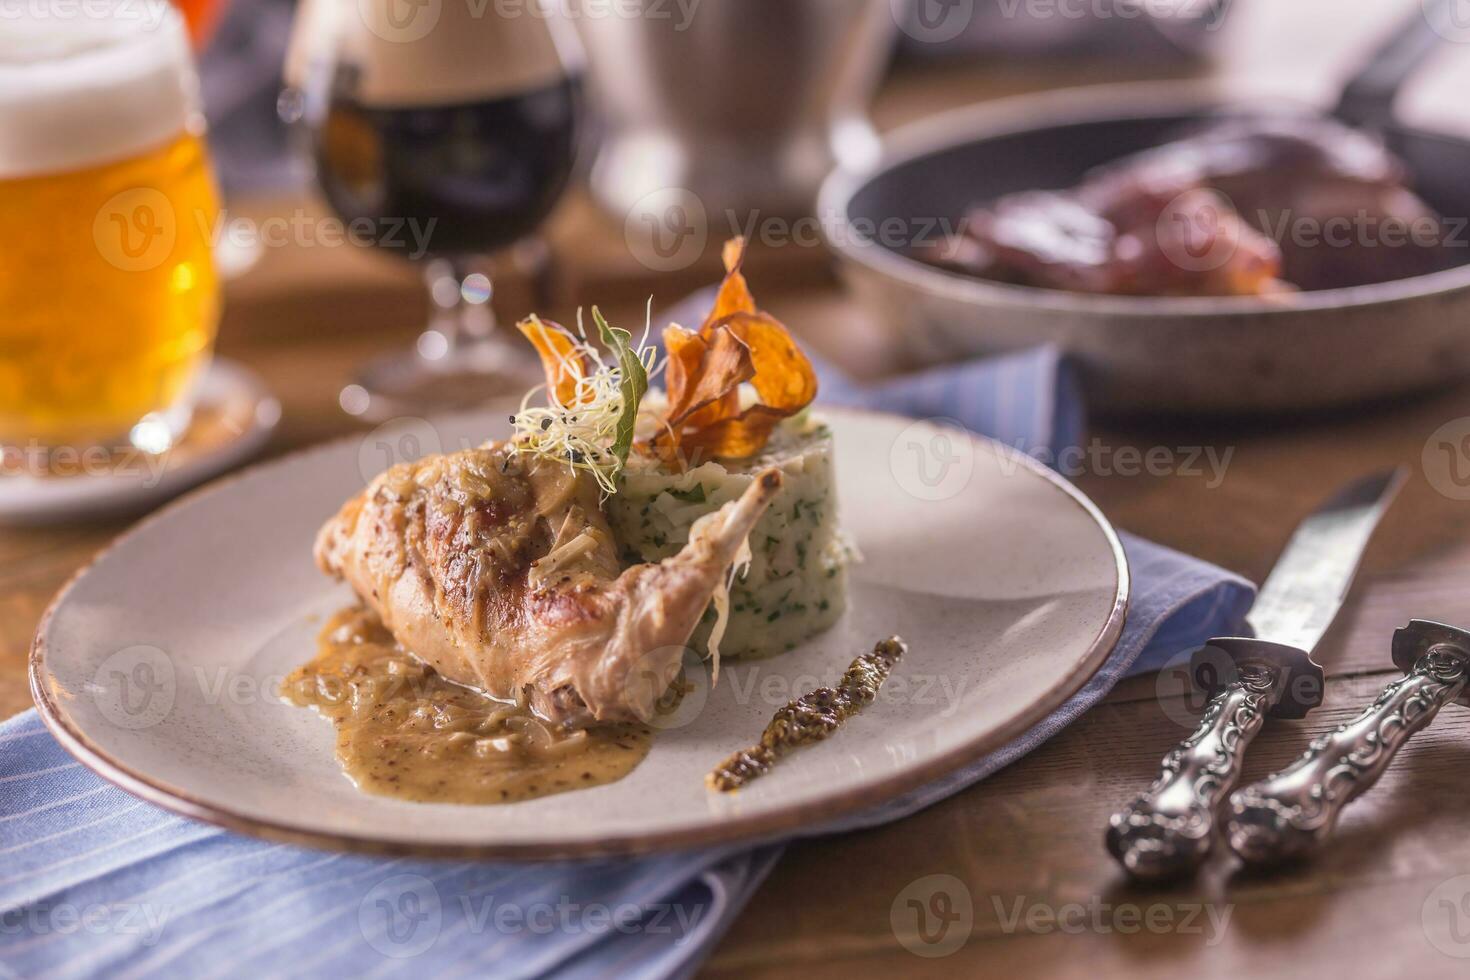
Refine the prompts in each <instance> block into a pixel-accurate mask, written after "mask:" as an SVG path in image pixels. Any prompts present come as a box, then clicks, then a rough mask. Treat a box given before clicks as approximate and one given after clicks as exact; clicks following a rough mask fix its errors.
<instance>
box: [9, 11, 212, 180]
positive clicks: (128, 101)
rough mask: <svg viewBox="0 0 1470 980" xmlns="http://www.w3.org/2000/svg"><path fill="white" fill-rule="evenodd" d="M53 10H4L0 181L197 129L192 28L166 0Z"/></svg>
mask: <svg viewBox="0 0 1470 980" xmlns="http://www.w3.org/2000/svg"><path fill="white" fill-rule="evenodd" d="M52 8H54V9H52ZM52 8H48V7H47V6H46V5H44V4H38V3H20V4H17V5H15V6H14V7H11V8H10V9H8V10H7V11H6V12H5V14H4V15H3V16H0V178H8V177H25V176H33V175H39V174H47V173H55V172H58V171H65V170H78V169H81V168H84V167H89V166H93V165H97V164H102V163H107V162H109V161H112V160H120V159H124V158H126V157H130V156H134V155H136V154H138V153H140V152H142V151H144V150H147V149H149V148H151V147H155V146H159V145H161V144H163V143H166V142H168V141H169V140H170V139H172V138H173V137H175V136H177V135H179V134H180V133H182V132H183V131H184V130H185V129H190V130H198V129H199V128H200V126H201V125H202V123H201V117H200V114H199V109H198V105H199V99H198V82H197V79H196V77H195V74H194V70H193V61H192V58H193V55H192V53H191V52H190V49H189V38H188V33H187V32H186V30H185V28H184V21H183V19H182V18H181V17H180V16H179V14H178V12H177V11H175V10H174V9H173V8H172V7H171V6H169V5H168V4H167V2H166V0H102V2H96V0H94V2H92V3H80V4H78V5H76V7H74V8H69V12H70V14H71V16H65V17H63V16H61V14H62V12H63V11H62V9H61V8H59V7H55V5H52Z"/></svg>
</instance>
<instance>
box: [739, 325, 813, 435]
mask: <svg viewBox="0 0 1470 980" xmlns="http://www.w3.org/2000/svg"><path fill="white" fill-rule="evenodd" d="M726 326H728V327H729V328H730V330H731V332H733V333H734V334H735V336H737V337H739V338H740V339H741V340H743V341H744V342H745V345H746V346H747V347H749V348H750V355H751V362H752V364H753V365H754V367H755V371H754V376H753V377H752V378H751V379H750V383H751V385H752V386H753V387H754V388H755V392H756V394H757V395H759V396H760V400H761V403H762V404H763V405H766V406H768V407H770V408H774V409H778V410H784V411H786V412H787V413H788V414H791V415H794V414H796V413H797V412H799V411H801V410H802V409H803V408H805V407H806V406H807V405H810V404H811V402H812V399H814V398H816V397H817V374H816V372H815V371H814V370H813V369H812V362H811V361H809V360H807V357H806V355H805V354H803V353H802V352H801V348H800V347H798V346H796V341H795V340H793V339H792V337H791V334H789V333H787V332H786V328H785V327H784V326H783V325H782V324H781V321H780V320H777V319H776V318H775V317H773V316H771V315H770V314H769V313H736V314H734V315H733V316H731V317H730V318H729V319H728V320H727V321H726Z"/></svg>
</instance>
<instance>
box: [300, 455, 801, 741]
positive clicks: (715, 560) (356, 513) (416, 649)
mask: <svg viewBox="0 0 1470 980" xmlns="http://www.w3.org/2000/svg"><path fill="white" fill-rule="evenodd" d="M780 487H781V475H780V473H779V472H777V471H774V470H772V471H769V472H766V473H764V474H761V475H760V476H759V477H758V478H757V479H756V480H755V481H754V482H753V483H752V484H751V486H750V488H749V489H748V490H747V491H746V492H745V493H744V495H743V496H741V497H740V498H739V499H738V500H736V501H733V502H732V503H729V504H726V505H725V506H724V507H722V508H721V509H720V510H718V511H716V512H714V513H712V514H709V515H706V516H705V517H703V518H701V519H700V520H699V521H697V522H696V523H695V524H694V526H693V529H692V531H691V533H690V539H689V544H688V545H687V546H686V547H685V548H684V549H683V550H682V551H680V552H679V553H678V554H677V555H674V556H673V557H672V558H668V559H666V560H665V561H662V562H659V563H657V564H640V565H634V566H632V567H630V568H628V569H626V570H622V571H620V566H619V562H618V558H617V551H616V549H615V547H614V543H613V537H612V532H611V531H610V530H609V528H608V525H607V521H606V520H605V519H604V517H603V515H602V511H601V509H600V507H599V490H598V487H597V484H596V483H595V482H594V480H593V479H592V478H591V477H590V476H588V475H587V474H585V473H583V472H580V471H576V472H574V471H572V470H570V469H568V468H567V467H566V466H565V465H562V464H559V463H557V462H555V461H548V460H546V459H544V458H539V457H535V456H529V455H519V454H516V453H515V452H513V451H512V450H511V448H510V447H509V446H508V445H505V444H500V445H495V444H489V445H486V446H484V447H481V448H478V449H470V450H465V451H463V452H457V453H450V454H447V455H441V456H432V457H428V458H426V459H423V460H420V461H419V462H416V463H405V464H400V465H398V466H395V467H393V468H392V469H390V470H388V471H387V472H385V473H383V474H382V475H380V476H379V477H378V478H377V479H375V480H374V481H373V482H372V483H371V484H370V485H369V486H368V487H367V488H366V489H365V490H364V491H363V492H362V493H360V494H358V495H357V496H356V497H354V498H352V499H351V500H349V501H348V502H347V503H346V505H345V506H343V508H342V510H341V511H340V512H339V513H338V514H337V515H336V516H335V517H333V518H332V519H331V520H329V521H327V523H326V525H325V526H324V527H323V528H322V529H321V532H320V534H319V535H318V537H317V542H316V560H317V564H318V565H320V566H321V568H322V569H323V571H326V572H328V573H329V574H332V575H337V576H340V577H341V578H344V579H346V581H347V582H348V583H349V584H350V585H351V586H352V588H353V589H354V590H356V592H357V594H358V595H359V596H360V597H361V598H362V600H363V601H364V602H365V603H367V604H368V605H369V606H370V607H371V608H373V609H374V610H375V611H376V612H377V613H378V614H379V615H380V616H381V617H382V619H383V622H384V624H385V625H386V626H387V627H388V629H389V630H390V631H391V632H392V634H393V636H394V638H395V639H397V641H398V642H399V643H400V644H401V645H402V646H403V647H404V648H405V649H407V650H409V651H411V652H412V653H414V654H415V655H416V656H418V657H419V658H421V659H422V660H424V661H425V662H427V663H428V664H430V665H431V666H433V667H434V668H435V669H436V670H438V671H439V672H440V673H441V674H443V675H444V676H445V677H448V678H449V679H450V680H454V681H458V682H460V683H462V684H467V685H469V686H471V687H475V688H478V689H480V690H482V691H484V692H486V693H487V694H490V695H491V696H493V697H496V698H501V699H505V700H513V699H516V698H518V697H520V696H522V695H524V696H526V697H527V698H529V700H530V704H531V707H532V709H533V710H535V711H536V712H537V713H538V714H540V715H541V716H542V717H544V718H547V719H549V720H552V721H556V722H561V723H565V724H569V725H588V724H592V723H595V722H611V721H631V720H640V721H647V720H649V719H650V718H651V717H652V716H653V714H654V711H655V704H656V702H657V701H658V699H659V698H660V697H661V696H662V695H663V694H664V693H665V692H666V691H667V690H668V687H669V685H670V683H671V682H672V681H673V679H674V677H675V676H676V674H677V673H678V671H679V668H680V664H681V660H682V653H683V645H684V643H685V642H686V641H687V640H688V638H689V635H690V633H691V632H692V631H693V630H694V627H695V625H696V624H697V623H698V622H699V619H700V617H701V616H702V615H703V613H704V611H705V608H706V607H707V606H708V605H709V602H710V599H711V597H712V595H713V594H714V593H715V591H716V590H717V589H718V588H719V587H720V585H721V583H722V581H723V579H724V577H725V576H726V574H727V573H728V571H729V568H730V565H731V563H732V562H734V561H735V560H736V557H737V555H738V553H739V552H740V550H741V548H742V546H743V544H744V542H745V539H746V537H747V535H749V533H750V529H751V527H753V526H754V524H755V522H756V520H757V519H758V518H759V517H760V516H761V514H762V513H764V511H765V509H766V507H767V505H768V504H769V503H770V501H771V498H772V497H773V496H774V495H775V494H776V492H777V491H778V490H779V489H780Z"/></svg>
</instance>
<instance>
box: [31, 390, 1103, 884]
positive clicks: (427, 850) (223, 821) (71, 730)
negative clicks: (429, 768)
mask: <svg viewBox="0 0 1470 980" xmlns="http://www.w3.org/2000/svg"><path fill="white" fill-rule="evenodd" d="M487 410H488V409H482V410H480V411H474V412H462V413H454V414H452V415H442V416H438V417H437V418H438V419H441V420H444V421H445V422H448V421H449V420H450V419H457V418H469V417H475V416H480V415H483V414H485V412H486V411H487ZM819 411H835V412H837V413H841V414H850V415H861V416H869V417H875V418H879V419H884V420H890V421H897V422H901V423H909V424H911V423H912V422H914V421H915V420H914V419H912V418H908V417H906V416H902V415H896V414H893V413H891V412H879V411H873V410H870V409H864V408H852V407H848V406H839V405H830V406H819ZM929 421H930V423H931V424H939V423H941V422H942V421H943V420H935V419H931V420H929ZM950 427H953V426H950ZM965 431H966V434H967V435H969V436H970V438H972V439H976V440H979V441H981V442H984V443H985V444H987V445H988V446H989V447H990V448H991V449H992V450H993V451H995V452H997V453H1000V454H1002V455H1005V456H1009V457H1010V459H1011V460H1013V461H1015V462H1016V463H1018V464H1019V465H1021V466H1024V467H1025V468H1027V469H1028V470H1029V471H1031V472H1032V473H1033V474H1034V475H1036V476H1039V477H1041V478H1042V479H1043V480H1045V481H1046V482H1047V483H1049V484H1051V485H1052V486H1053V487H1055V488H1057V489H1059V490H1061V491H1062V494H1063V495H1064V496H1065V497H1066V498H1067V499H1068V500H1070V501H1071V502H1072V503H1073V504H1074V505H1076V506H1078V507H1080V508H1081V509H1082V510H1083V512H1084V513H1086V514H1087V516H1088V517H1089V518H1090V519H1091V520H1092V522H1093V524H1094V525H1095V526H1096V527H1097V528H1098V529H1099V530H1100V531H1101V532H1102V534H1103V539H1104V541H1105V542H1106V543H1107V545H1108V548H1109V550H1110V551H1111V552H1112V555H1113V562H1114V572H1115V575H1116V584H1115V589H1114V594H1113V604H1112V608H1111V609H1110V610H1109V611H1108V616H1107V618H1106V620H1105V621H1104V623H1103V625H1102V628H1101V629H1100V630H1099V631H1098V634H1097V635H1096V636H1094V637H1093V639H1092V640H1091V642H1090V643H1089V645H1088V649H1087V652H1086V654H1084V656H1083V657H1082V659H1081V660H1080V661H1079V664H1080V665H1079V667H1078V668H1077V669H1075V670H1073V671H1072V672H1071V673H1070V674H1068V675H1067V676H1066V677H1065V678H1064V679H1063V680H1062V681H1061V682H1060V683H1058V684H1055V685H1053V686H1052V687H1050V688H1048V689H1047V691H1046V693H1045V695H1043V696H1042V697H1041V698H1038V699H1036V700H1035V701H1033V702H1032V703H1031V704H1030V705H1028V706H1027V708H1026V710H1025V711H1023V712H1022V713H1021V714H1019V715H1017V716H1016V718H1015V719H1013V720H1012V721H1011V722H1010V723H1009V724H1007V725H1004V726H1002V727H1000V728H998V729H996V730H994V731H993V732H991V733H989V734H987V735H984V736H981V737H978V738H974V739H971V740H970V741H968V742H966V743H964V744H963V745H959V746H956V747H955V748H953V749H951V750H949V751H947V752H945V753H943V754H942V755H939V756H937V757H935V758H934V759H931V760H930V761H929V762H927V763H925V764H923V765H918V766H912V767H909V768H908V769H905V770H903V771H901V772H898V773H895V774H893V775H892V776H889V777H887V778H885V779H883V780H881V781H879V782H878V783H876V784H873V785H870V786H855V787H852V788H850V789H847V790H844V791H841V792H837V793H834V794H831V795H828V796H824V797H821V798H820V799H817V800H811V801H808V802H806V803H798V804H791V805H787V806H783V807H780V808H777V809H774V810H771V811H769V812H766V813H762V814H756V815H748V816H732V817H728V818H726V819H722V820H720V821H718V822H716V823H711V824H707V825H703V826H699V827H691V828H687V829H683V830H678V831H672V832H670V831H658V832H653V833H648V832H636V833H630V834H622V835H619V836H616V837H604V838H595V839H588V840H566V839H560V840H558V839H554V838H552V839H544V840H538V841H516V842H506V841H501V842H483V843H438V842H422V841H400V840H386V839H383V838H379V837H373V836H370V835H361V834H353V833H348V832H343V831H325V830H308V829H304V828H302V827H299V826H294V825H292V824H289V823H284V822H280V821H278V820H272V819H266V818H261V817H254V816H249V815H246V814H242V813H238V812H235V811H233V810H231V809H230V808H228V807H226V806H223V805H220V804H216V803H211V802H208V801H205V800H203V799H201V798H199V797H198V796H196V795H194V794H193V793H191V792H189V791H188V790H184V789H181V788H180V787H177V786H173V785H171V784H170V783H168V782H166V781H165V780H162V779H158V778H156V777H152V776H149V775H148V774H146V773H144V772H140V771H138V770H136V769H134V768H132V767H130V766H129V765H127V764H125V763H122V762H120V761H118V760H117V759H115V758H113V757H112V756H111V755H109V754H108V753H107V752H106V751H105V750H104V749H102V748H101V747H100V746H98V745H97V744H96V743H95V742H93V741H92V740H91V739H90V738H88V737H87V735H86V734H85V733H84V732H82V731H81V730H79V729H78V728H77V727H75V726H74V725H73V724H72V723H71V722H70V721H69V720H68V719H67V718H66V716H65V714H64V713H63V711H62V710H61V707H60V705H59V704H58V703H57V702H56V701H55V699H53V698H52V697H51V696H50V694H49V692H48V691H47V689H46V684H45V683H44V677H43V674H45V672H46V667H45V656H46V643H45V635H46V632H47V629H48V627H49V626H50V624H51V620H52V618H53V616H54V615H55V614H56V612H57V611H58V610H59V609H60V608H61V606H62V604H63V602H64V601H65V600H66V597H67V596H68V595H69V594H70V593H71V591H72V589H73V587H74V586H76V584H77V583H78V582H79V581H80V580H81V578H82V577H83V576H84V575H86V574H88V573H89V572H90V571H91V570H92V568H93V567H94V566H95V565H96V564H97V562H98V561H100V560H101V559H102V558H103V557H104V556H106V555H107V554H109V553H110V552H112V551H113V550H114V549H115V548H117V547H119V546H120V545H122V544H123V543H124V542H125V541H128V540H129V539H131V538H133V537H134V536H135V535H138V534H140V533H142V532H143V531H144V530H146V529H147V528H148V527H150V526H151V525H152V524H154V523H155V522H158V521H162V520H164V519H166V518H167V517H168V515H169V514H170V513H172V512H173V511H174V510H175V509H179V508H182V507H183V506H185V505H187V504H189V503H190V502H192V501H193V500H195V499H196V498H198V497H202V496H205V495H207V494H212V493H216V492H219V491H221V490H223V489H224V488H226V487H228V486H229V485H231V484H233V483H236V482H238V481H239V480H241V479H243V478H244V477H246V476H247V475H250V474H253V473H255V472H257V471H259V470H263V469H271V468H275V467H281V466H287V465H290V464H292V463H294V462H298V461H299V460H301V459H302V458H304V457H307V456H312V455H316V454H320V453H323V452H326V451H329V450H333V449H336V448H337V447H339V446H342V445H344V444H346V443H348V442H350V441H352V440H354V439H360V438H361V437H362V433H355V434H348V435H343V436H339V437H337V438H334V439H329V440H327V441H325V442H321V443H317V444H315V445H311V446H305V447H302V448H300V449H297V450H295V451H293V452H288V453H285V454H283V455H281V456H278V457H275V458H274V459H269V460H265V461H262V462H259V463H254V464H252V465H250V466H246V467H243V468H242V469H240V470H238V471H236V472H234V473H232V474H229V475H228V476H223V477H220V478H218V479H215V480H211V481H209V482H207V483H205V484H204V485H202V486H199V487H196V488H195V489H193V490H190V491H189V492H187V493H185V494H184V495H182V496H180V497H177V498H176V499H174V500H172V501H170V502H168V503H167V504H165V505H164V506H163V507H160V508H159V509H158V510H156V511H154V512H153V513H151V514H149V515H148V516H147V517H144V518H143V519H141V520H139V521H138V522H137V523H135V524H133V525H132V526H131V527H129V528H127V529H126V530H125V531H123V532H122V533H121V534H119V535H118V536H117V537H116V538H114V539H113V540H112V541H110V542H109V543H108V544H107V545H106V546H105V547H103V548H101V549H99V550H98V551H97V552H96V553H95V554H93V555H92V556H91V557H90V558H89V559H88V560H87V561H86V563H85V564H83V565H82V566H81V567H79V568H78V569H77V570H76V571H75V572H73V573H72V575H71V576H70V577H69V578H68V579H67V580H66V582H65V584H63V585H62V586H61V588H60V589H59V590H58V591H57V593H56V595H55V596H54V597H52V599H51V601H50V603H48V604H47V606H46V609H45V611H44V612H43V613H42V614H41V619H40V621H39V622H38V623H37V625H36V632H35V635H34V637H33V638H32V640H31V648H30V652H29V655H28V658H27V674H28V677H29V682H30V689H31V698H32V700H33V701H34V702H35V704H36V710H37V713H38V714H39V715H40V717H41V720H42V722H43V723H44V724H45V726H46V728H47V729H48V730H50V732H51V734H52V735H53V736H54V737H55V738H56V740H57V741H58V742H59V743H60V744H61V746H62V747H63V748H65V749H66V751H67V752H68V753H70V754H71V755H72V756H73V757H74V758H75V759H76V760H77V761H78V762H80V763H82V765H84V766H86V767H87V768H88V769H90V770H91V771H92V772H93V773H95V774H97V775H98V776H100V777H102V778H103V779H105V780H107V781H108V782H110V783H112V784H113V785H115V786H118V787H120V788H121V789H123V790H125V791H127V792H128V793H131V794H132V795H133V796H136V797H138V798H139V799H142V800H144V801H145V802H148V803H151V804H153V805H154V806H157V807H160V808H161V809H164V810H167V811H169V812H171V813H175V814H177V815H179V816H183V817H188V818H190V819H193V820H199V821H202V822H204V823H208V824H212V825H214V826H217V827H221V828H224V829H225V830H230V831H234V832H237V833H241V834H245V835H247V836H250V837H254V838H257V839H263V840H267V841H273V842H277V843H285V844H294V845H299V846H304V847H312V848H317V849H326V850H332V851H345V852H349V853H358V854H372V855H379V856H385V857H423V858H439V859H459V860H466V859H476V860H490V859H493V860H510V861H544V860H580V859H592V858H613V857H637V856H643V855H648V854H655V853H664V852H670V851H678V850H685V849H690V848H696V847H714V846H719V845H731V844H736V843H740V844H749V845H750V846H755V845H757V844H759V843H762V842H765V841H769V840H772V839H776V838H785V837H792V836H799V835H800V833H799V832H800V831H801V829H802V828H803V827H807V826H812V825H818V826H820V825H821V824H822V823H825V822H829V821H832V820H835V819H837V818H839V817H842V816H844V815H847V814H850V813H853V812H855V811H858V810H861V809H863V808H873V807H877V806H881V805H882V804H884V803H886V802H889V801H891V800H893V799H896V798H898V797H899V796H902V795H903V794H904V793H907V792H909V791H911V790H914V789H917V788H918V787H920V786H922V785H924V784H926V783H930V782H934V781H935V780H938V779H940V778H942V777H944V776H945V775H947V774H949V773H951V772H953V771H955V770H956V769H958V768H960V767H961V766H963V765H965V764H966V763H968V762H971V761H973V760H975V759H977V758H980V757H981V756H984V755H986V754H989V753H991V752H994V751H995V750H997V749H999V748H1001V747H1003V746H1005V745H1006V744H1007V743H1009V742H1011V741H1013V740H1014V739H1016V738H1017V737H1019V736H1021V735H1023V734H1025V733H1026V732H1027V731H1029V730H1030V729H1031V728H1033V727H1034V726H1035V725H1036V724H1038V723H1039V722H1041V721H1042V720H1043V719H1045V718H1046V717H1047V716H1049V715H1050V714H1051V713H1052V712H1054V711H1056V710H1057V709H1058V708H1059V707H1061V706H1062V705H1063V704H1064V703H1066V701H1067V700H1068V699H1069V698H1071V697H1072V695H1074V694H1076V693H1077V692H1078V691H1080V690H1081V689H1082V688H1083V687H1084V686H1085V685H1086V684H1087V682H1088V681H1090V680H1091V679H1092V678H1093V677H1094V676H1095V675H1096V674H1097V672H1098V670H1099V669H1100V668H1101V667H1102V665H1103V663H1104V662H1105V661H1106V660H1107V658H1108V656H1109V655H1110V654H1111V653H1112V652H1113V650H1114V648H1115V647H1116V646H1117V643H1118V639H1119V637H1121V635H1122V632H1123V626H1124V623H1125V621H1126V618H1127V613H1128V608H1129V601H1130V598H1131V589H1132V580H1131V577H1130V570H1129V566H1128V558H1127V555H1126V554H1125V553H1124V551H1123V545H1122V542H1121V541H1120V540H1119V538H1118V534H1117V531H1116V530H1115V529H1114V528H1113V525H1112V522H1110V521H1109V520H1108V518H1107V517H1106V516H1105V515H1104V514H1103V513H1102V511H1101V510H1100V509H1099V508H1098V506H1097V505H1096V504H1095V503H1094V502H1093V501H1092V500H1091V499H1090V498H1089V497H1088V496H1087V495H1086V494H1084V493H1083V492H1082V491H1081V490H1079V489H1077V487H1075V486H1074V485H1073V484H1071V483H1070V482H1068V481H1067V480H1066V479H1065V478H1064V477H1062V476H1061V475H1060V474H1058V473H1056V472H1055V471H1053V470H1051V469H1049V468H1048V467H1046V466H1044V465H1042V464H1041V463H1039V462H1037V461H1036V460H1035V459H1033V458H1032V457H1031V456H1028V455H1027V454H1025V453H1023V452H1021V451H1020V450H1019V449H1015V448H1013V447H1011V446H1007V445H1006V444H1005V443H1003V442H1000V441H999V440H996V439H992V438H991V437H989V436H985V435H981V434H979V433H975V432H969V431H968V430H965Z"/></svg>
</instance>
